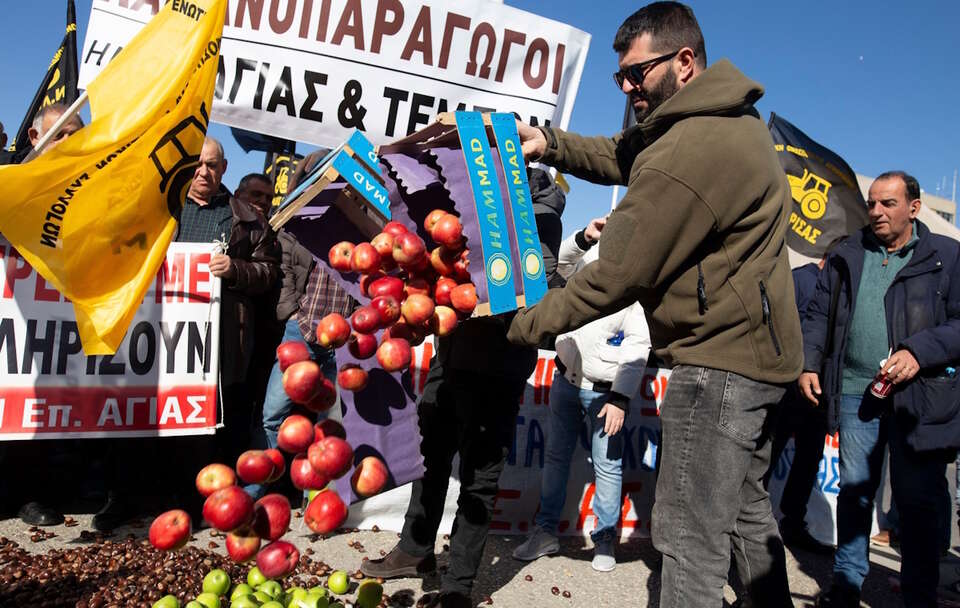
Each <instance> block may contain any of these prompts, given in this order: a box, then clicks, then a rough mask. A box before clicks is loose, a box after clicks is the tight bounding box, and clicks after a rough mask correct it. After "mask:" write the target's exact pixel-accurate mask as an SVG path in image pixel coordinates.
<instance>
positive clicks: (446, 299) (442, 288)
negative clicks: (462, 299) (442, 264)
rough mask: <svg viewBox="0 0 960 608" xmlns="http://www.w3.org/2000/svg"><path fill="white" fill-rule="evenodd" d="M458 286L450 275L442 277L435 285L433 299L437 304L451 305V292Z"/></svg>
mask: <svg viewBox="0 0 960 608" xmlns="http://www.w3.org/2000/svg"><path fill="white" fill-rule="evenodd" d="M456 286H457V282H456V281H454V280H453V279H451V278H449V277H440V278H439V279H437V284H436V285H434V286H433V301H434V302H436V303H437V306H450V292H451V291H452V290H453V288H454V287H456Z"/></svg>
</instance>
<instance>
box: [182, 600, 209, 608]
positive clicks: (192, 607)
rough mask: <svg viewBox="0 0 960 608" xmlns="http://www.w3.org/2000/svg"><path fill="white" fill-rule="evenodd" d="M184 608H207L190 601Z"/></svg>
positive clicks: (195, 601)
mask: <svg viewBox="0 0 960 608" xmlns="http://www.w3.org/2000/svg"><path fill="white" fill-rule="evenodd" d="M184 608H207V607H206V606H204V605H203V604H201V603H200V602H198V601H197V600H192V601H189V602H187V605H186V606H184Z"/></svg>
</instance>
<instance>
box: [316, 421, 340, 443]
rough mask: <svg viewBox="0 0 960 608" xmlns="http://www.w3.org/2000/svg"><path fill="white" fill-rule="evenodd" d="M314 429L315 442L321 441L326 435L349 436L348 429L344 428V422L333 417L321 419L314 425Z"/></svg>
mask: <svg viewBox="0 0 960 608" xmlns="http://www.w3.org/2000/svg"><path fill="white" fill-rule="evenodd" d="M313 430H314V442H317V441H320V440H321V439H323V438H324V437H339V438H340V439H346V438H347V430H346V429H344V428H343V425H342V424H340V423H339V422H337V421H336V420H333V419H331V418H326V419H324V420H321V421H320V422H318V423H317V424H316V425H314V427H313Z"/></svg>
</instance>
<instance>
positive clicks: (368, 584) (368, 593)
mask: <svg viewBox="0 0 960 608" xmlns="http://www.w3.org/2000/svg"><path fill="white" fill-rule="evenodd" d="M382 599H383V585H381V584H380V583H378V582H377V581H375V580H373V579H369V578H368V579H367V580H364V581H361V582H360V586H359V587H358V588H357V601H356V602H354V605H355V606H356V607H357V608H377V605H378V604H379V603H380V600H382Z"/></svg>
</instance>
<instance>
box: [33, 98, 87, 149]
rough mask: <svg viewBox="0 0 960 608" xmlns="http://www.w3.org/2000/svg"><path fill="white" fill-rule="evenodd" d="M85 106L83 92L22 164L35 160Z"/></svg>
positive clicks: (85, 99) (85, 101)
mask: <svg viewBox="0 0 960 608" xmlns="http://www.w3.org/2000/svg"><path fill="white" fill-rule="evenodd" d="M86 104H87V92H86V91H84V92H83V93H80V96H79V97H77V100H76V101H75V102H73V103H72V104H71V105H70V107H69V108H67V111H66V112H64V113H63V114H61V115H60V118H58V119H57V122H55V123H53V126H52V127H50V130H49V131H47V132H46V133H44V134H43V137H41V138H40V141H38V142H37V145H36V146H34V147H33V150H30V153H29V154H27V156H26V158H24V159H23V162H25V163H27V162H30V161H31V160H33V159H34V158H36V157H37V156H39V155H40V153H41V152H43V149H44V148H46V147H47V146H48V145H49V144H50V142H51V141H53V139H54V138H55V137H56V136H57V135H58V134H59V133H60V131H62V130H63V125H65V124H67V122H68V121H70V120H72V119H73V117H74V116H76V115H77V114H79V113H80V110H82V109H83V106H85V105H86Z"/></svg>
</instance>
